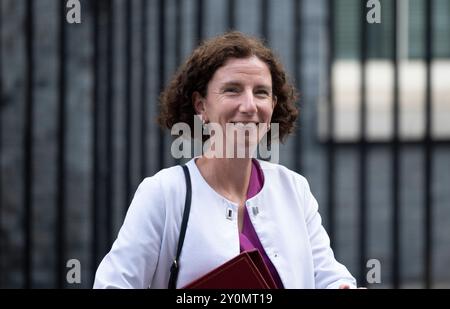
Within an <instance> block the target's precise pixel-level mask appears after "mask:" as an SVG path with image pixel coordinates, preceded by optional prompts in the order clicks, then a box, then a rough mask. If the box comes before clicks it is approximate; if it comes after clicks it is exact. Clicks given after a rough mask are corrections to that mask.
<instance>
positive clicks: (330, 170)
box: [326, 0, 339, 253]
mask: <svg viewBox="0 0 450 309" xmlns="http://www.w3.org/2000/svg"><path fill="white" fill-rule="evenodd" d="M327 9H328V21H327V33H328V59H327V66H328V68H327V70H328V74H327V76H328V89H327V96H328V111H327V118H326V121H327V142H326V147H327V159H326V160H327V197H328V200H327V212H328V220H327V223H328V224H327V225H328V234H329V236H330V242H331V245H334V244H335V241H336V239H337V237H336V228H335V221H336V212H335V206H336V203H335V201H336V190H335V186H336V182H335V173H336V165H335V157H336V149H335V140H334V132H335V119H334V95H333V91H334V89H333V88H334V87H333V62H334V58H335V50H334V15H333V14H334V0H328V6H327ZM338 250H339V248H338V247H336V246H335V247H334V251H335V253H337V251H338Z"/></svg>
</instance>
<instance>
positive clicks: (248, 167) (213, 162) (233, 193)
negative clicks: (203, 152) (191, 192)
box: [196, 156, 252, 205]
mask: <svg viewBox="0 0 450 309" xmlns="http://www.w3.org/2000/svg"><path fill="white" fill-rule="evenodd" d="M196 163H197V166H198V168H199V170H200V173H201V174H202V176H203V177H204V178H205V180H206V182H208V184H209V185H210V186H211V187H212V188H213V189H214V190H215V191H216V192H218V193H219V194H221V195H222V196H224V197H226V198H227V199H229V200H230V201H232V202H235V203H237V204H238V205H242V204H243V203H244V202H245V200H246V198H247V191H248V184H249V181H250V175H251V171H252V160H251V158H243V159H227V158H211V159H210V158H207V157H205V156H203V157H201V158H199V159H198V160H197V162H196Z"/></svg>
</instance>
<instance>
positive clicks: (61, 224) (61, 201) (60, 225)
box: [55, 2, 67, 289]
mask: <svg viewBox="0 0 450 309" xmlns="http://www.w3.org/2000/svg"><path fill="white" fill-rule="evenodd" d="M58 14H59V42H58V43H59V45H58V53H59V58H58V60H59V64H58V77H59V80H58V83H59V85H58V109H57V117H58V130H57V134H58V152H57V168H58V174H57V182H56V187H57V188H58V189H57V191H56V229H57V232H56V235H55V236H56V263H55V266H56V270H55V275H56V278H55V284H56V286H57V287H58V288H59V289H61V288H63V287H64V284H65V280H64V279H65V276H64V271H65V269H66V267H65V266H66V265H65V262H64V261H65V240H66V230H65V226H66V164H65V158H66V151H67V147H66V146H67V145H66V132H67V127H66V93H67V75H66V73H67V65H66V61H67V58H66V51H67V42H66V33H67V29H66V6H65V3H64V2H59V13H58Z"/></svg>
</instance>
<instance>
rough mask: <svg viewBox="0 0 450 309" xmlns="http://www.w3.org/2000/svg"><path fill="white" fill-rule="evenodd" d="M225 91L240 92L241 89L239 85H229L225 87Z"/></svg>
mask: <svg viewBox="0 0 450 309" xmlns="http://www.w3.org/2000/svg"><path fill="white" fill-rule="evenodd" d="M224 92H231V93H238V92H239V89H238V88H237V87H228V88H225V90H224Z"/></svg>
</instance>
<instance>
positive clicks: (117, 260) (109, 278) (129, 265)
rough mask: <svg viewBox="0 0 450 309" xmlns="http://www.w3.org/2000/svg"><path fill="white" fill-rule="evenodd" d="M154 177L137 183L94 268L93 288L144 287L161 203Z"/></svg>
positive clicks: (157, 239) (154, 256)
mask: <svg viewBox="0 0 450 309" xmlns="http://www.w3.org/2000/svg"><path fill="white" fill-rule="evenodd" d="M160 192H161V188H160V184H159V182H158V180H157V179H156V178H155V177H151V178H146V179H144V181H143V182H142V183H141V184H140V185H139V187H138V189H137V191H136V193H135V195H134V198H133V201H132V202H131V205H130V207H129V209H128V212H127V215H126V217H125V221H124V223H123V225H122V227H121V229H120V231H119V234H118V237H117V239H116V240H115V242H114V244H113V246H112V248H111V251H110V252H109V253H108V254H107V255H106V256H105V257H104V259H103V260H102V262H101V263H100V266H99V267H98V269H97V272H96V275H95V281H94V288H141V289H142V288H148V287H149V285H150V284H151V282H152V279H153V274H154V272H155V269H156V265H157V262H158V257H159V251H160V246H161V239H162V233H163V229H164V222H165V205H164V198H163V196H162V194H161V193H160Z"/></svg>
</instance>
